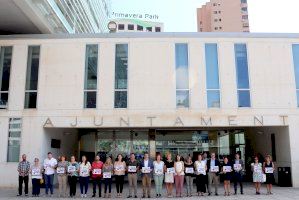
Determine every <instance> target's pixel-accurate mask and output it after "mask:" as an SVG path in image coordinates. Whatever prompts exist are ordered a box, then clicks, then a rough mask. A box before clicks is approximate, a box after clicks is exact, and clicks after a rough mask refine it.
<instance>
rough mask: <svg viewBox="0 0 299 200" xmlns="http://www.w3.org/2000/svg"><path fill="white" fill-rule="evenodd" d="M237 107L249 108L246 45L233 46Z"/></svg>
mask: <svg viewBox="0 0 299 200" xmlns="http://www.w3.org/2000/svg"><path fill="white" fill-rule="evenodd" d="M235 62H236V72H237V73H236V74H237V88H238V91H237V93H238V106H239V107H250V106H251V105H250V104H251V102H250V88H249V74H248V60H247V47H246V44H235Z"/></svg>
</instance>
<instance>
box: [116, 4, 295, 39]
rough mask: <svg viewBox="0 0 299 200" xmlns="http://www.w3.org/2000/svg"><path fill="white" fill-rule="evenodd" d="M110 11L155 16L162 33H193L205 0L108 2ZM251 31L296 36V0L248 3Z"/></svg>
mask: <svg viewBox="0 0 299 200" xmlns="http://www.w3.org/2000/svg"><path fill="white" fill-rule="evenodd" d="M111 1H112V12H115V13H132V14H142V15H143V16H144V15H145V14H149V15H158V16H159V19H158V20H155V21H159V22H164V26H165V27H164V31H165V32H196V31H197V22H196V8H198V7H200V6H201V5H203V4H205V3H206V2H207V1H208V0H111ZM223 1H225V0H223ZM247 2H248V11H249V23H250V31H251V32H273V33H276V32H280V33H283V32H284V33H299V23H298V19H299V11H298V8H299V0H247Z"/></svg>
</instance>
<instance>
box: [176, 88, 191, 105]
mask: <svg viewBox="0 0 299 200" xmlns="http://www.w3.org/2000/svg"><path fill="white" fill-rule="evenodd" d="M176 105H177V107H185V108H188V107H189V91H188V90H177V91H176Z"/></svg>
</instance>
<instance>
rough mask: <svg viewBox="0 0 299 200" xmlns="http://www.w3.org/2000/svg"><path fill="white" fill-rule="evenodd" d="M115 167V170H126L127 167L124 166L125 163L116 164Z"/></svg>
mask: <svg viewBox="0 0 299 200" xmlns="http://www.w3.org/2000/svg"><path fill="white" fill-rule="evenodd" d="M114 169H115V171H118V172H119V171H124V170H125V168H124V166H123V165H116V166H115V167H114Z"/></svg>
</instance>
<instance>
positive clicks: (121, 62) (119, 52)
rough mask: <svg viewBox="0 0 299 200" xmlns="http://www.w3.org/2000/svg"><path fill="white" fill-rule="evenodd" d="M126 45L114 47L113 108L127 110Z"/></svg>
mask: <svg viewBox="0 0 299 200" xmlns="http://www.w3.org/2000/svg"><path fill="white" fill-rule="evenodd" d="M127 82H128V44H116V47H115V87H114V89H115V91H114V108H127V99H128V86H127Z"/></svg>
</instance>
